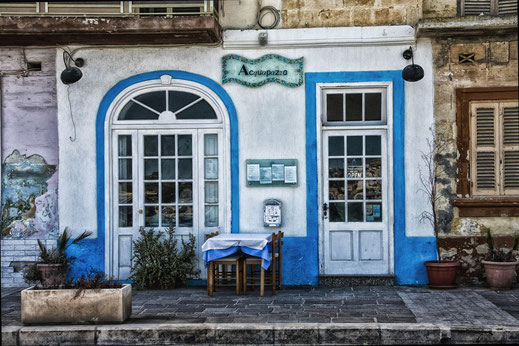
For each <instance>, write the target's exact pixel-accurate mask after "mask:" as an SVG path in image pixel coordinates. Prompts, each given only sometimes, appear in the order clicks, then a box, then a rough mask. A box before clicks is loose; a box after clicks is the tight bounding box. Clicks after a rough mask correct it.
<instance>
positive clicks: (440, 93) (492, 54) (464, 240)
mask: <svg viewBox="0 0 519 346" xmlns="http://www.w3.org/2000/svg"><path fill="white" fill-rule="evenodd" d="M480 40H481V37H478V38H475V39H473V40H471V39H469V38H466V39H464V40H461V39H437V40H435V41H433V52H434V53H433V59H434V62H433V63H434V67H435V82H434V83H435V99H434V108H435V111H434V112H435V124H436V125H435V126H436V133H437V135H439V136H443V137H444V138H445V139H446V140H447V142H448V146H447V148H446V150H445V151H444V152H443V153H441V155H440V156H439V157H438V163H439V164H440V165H441V166H442V168H443V171H444V174H443V176H442V179H440V181H439V186H440V194H441V200H440V202H439V206H438V214H439V216H440V225H441V228H442V234H441V236H440V239H439V244H440V245H441V247H442V255H443V256H444V257H445V258H455V259H457V260H459V261H460V262H461V264H462V268H461V274H462V281H465V282H480V281H481V280H482V278H483V273H482V266H481V264H480V261H481V259H483V258H484V257H485V256H486V255H487V253H488V245H487V234H488V232H490V234H491V235H492V236H493V237H494V244H495V246H496V247H498V248H504V249H506V248H510V247H511V245H512V241H513V238H514V236H517V235H519V217H471V218H469V217H459V216H458V211H457V208H455V207H454V199H455V198H456V197H457V196H456V179H457V176H456V175H457V169H456V158H457V155H458V153H457V150H456V136H457V128H456V89H458V88H471V87H506V86H517V84H518V77H517V76H518V60H517V40H514V41H511V40H504V39H499V38H495V39H493V40H488V41H486V42H481V41H480ZM461 53H475V62H474V63H467V64H460V63H459V54H461ZM459 197H461V196H459ZM517 255H518V256H519V252H518V253H517Z"/></svg>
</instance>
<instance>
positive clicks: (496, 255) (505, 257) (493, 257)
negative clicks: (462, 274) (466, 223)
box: [486, 232, 519, 262]
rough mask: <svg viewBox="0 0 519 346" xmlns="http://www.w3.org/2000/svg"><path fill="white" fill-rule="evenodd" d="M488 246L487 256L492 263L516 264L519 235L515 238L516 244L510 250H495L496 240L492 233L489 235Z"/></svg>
mask: <svg viewBox="0 0 519 346" xmlns="http://www.w3.org/2000/svg"><path fill="white" fill-rule="evenodd" d="M487 244H488V248H489V253H488V255H487V258H486V259H487V260H488V261H492V262H515V261H516V259H515V256H514V250H519V235H518V236H516V237H515V239H514V242H513V244H512V247H511V248H510V250H508V251H505V250H504V249H495V248H494V239H493V238H492V235H491V234H490V232H488V234H487Z"/></svg>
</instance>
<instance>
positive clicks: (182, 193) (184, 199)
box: [178, 183, 193, 203]
mask: <svg viewBox="0 0 519 346" xmlns="http://www.w3.org/2000/svg"><path fill="white" fill-rule="evenodd" d="M178 201H179V202H180V203H192V202H193V183H178Z"/></svg>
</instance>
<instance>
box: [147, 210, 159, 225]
mask: <svg viewBox="0 0 519 346" xmlns="http://www.w3.org/2000/svg"><path fill="white" fill-rule="evenodd" d="M144 224H145V226H146V227H158V226H159V207H157V206H155V207H144Z"/></svg>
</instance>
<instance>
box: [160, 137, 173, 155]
mask: <svg viewBox="0 0 519 346" xmlns="http://www.w3.org/2000/svg"><path fill="white" fill-rule="evenodd" d="M160 154H161V155H162V156H175V136H174V135H173V136H161V137H160Z"/></svg>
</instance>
